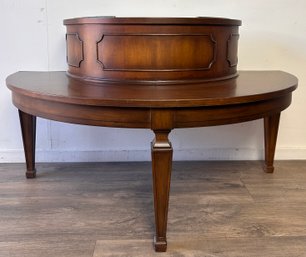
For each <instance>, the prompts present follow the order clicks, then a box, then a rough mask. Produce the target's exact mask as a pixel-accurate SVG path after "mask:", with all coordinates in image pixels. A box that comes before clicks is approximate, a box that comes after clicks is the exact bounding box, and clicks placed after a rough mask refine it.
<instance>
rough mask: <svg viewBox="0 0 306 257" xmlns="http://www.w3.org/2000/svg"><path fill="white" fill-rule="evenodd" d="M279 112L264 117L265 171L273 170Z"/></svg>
mask: <svg viewBox="0 0 306 257" xmlns="http://www.w3.org/2000/svg"><path fill="white" fill-rule="evenodd" d="M279 118H280V113H276V114H273V115H270V116H267V117H265V118H264V129H265V166H264V170H265V172H267V173H272V172H273V171H274V166H273V162H274V154H275V146H276V140H277V133H278V126H279Z"/></svg>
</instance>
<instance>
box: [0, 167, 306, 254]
mask: <svg viewBox="0 0 306 257" xmlns="http://www.w3.org/2000/svg"><path fill="white" fill-rule="evenodd" d="M275 166H276V169H275V173H274V174H265V173H263V171H262V169H261V163H260V162H257V161H241V162H240V161H239V162H176V163H174V167H173V173H172V181H171V192H170V206H169V222H168V244H169V247H168V252H167V253H166V254H160V253H159V254H156V253H154V251H153V247H152V237H153V231H154V223H153V222H154V217H153V200H152V186H151V181H152V180H151V167H150V163H60V164H55V163H52V164H38V165H37V170H38V176H37V178H36V179H33V180H26V179H25V177H24V165H23V164H0V256H1V257H8V256H9V257H17V256H18V257H20V256H22V257H50V256H52V257H53V256H54V257H70V256H73V257H89V256H90V257H92V256H94V257H101V256H103V257H105V256H107V257H117V256H120V257H127V256H133V257H138V256H142V257H143V256H165V257H166V256H167V257H168V256H171V257H172V256H173V257H174V256H177V257H182V256H186V257H187V256H188V257H189V256H194V257H198V256H199V257H200V256H201V257H240V256H241V257H253V256H254V257H255V256H256V257H258V256H264V257H265V256H267V257H273V256H275V257H283V256H284V257H285V256H286V257H301V256H306V161H278V162H276V165H275Z"/></svg>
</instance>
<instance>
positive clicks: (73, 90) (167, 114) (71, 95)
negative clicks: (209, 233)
mask: <svg viewBox="0 0 306 257" xmlns="http://www.w3.org/2000/svg"><path fill="white" fill-rule="evenodd" d="M6 82H7V85H8V87H9V89H10V90H11V91H12V98H13V103H14V105H15V106H16V107H17V108H18V110H19V116H20V123H21V129H22V137H23V143H24V151H25V157H26V166H27V171H26V176H27V178H34V177H35V176H36V170H35V134H36V117H42V118H46V119H51V120H56V121H62V122H69V123H76V124H86V125H94V126H105V127H120V128H143V129H151V130H152V131H153V132H154V134H155V138H154V140H153V142H152V144H151V149H152V173H153V191H154V192H153V193H154V210H155V226H156V237H155V241H154V244H155V249H156V251H166V247H167V241H166V230H167V214H168V202H169V189H170V175H171V163H172V151H173V150H172V146H171V142H170V141H169V139H168V135H169V133H170V132H171V130H173V129H175V128H192V127H205V126H215V125H223V124H231V123H237V122H244V121H250V120H255V119H260V118H263V119H264V135H265V140H264V142H265V165H264V170H265V171H266V172H273V169H274V168H273V160H274V152H275V144H276V139H277V131H278V125H279V118H280V113H281V111H283V110H284V109H286V108H287V107H288V106H289V105H290V103H291V95H292V91H293V90H294V89H295V88H296V86H297V79H296V78H295V77H294V76H293V75H290V74H288V73H285V72H282V71H240V72H239V76H238V77H236V78H233V79H228V80H221V81H215V82H206V83H192V84H189V85H186V84H178V85H174V84H171V85H162V86H156V85H154V84H148V85H145V86H143V85H141V84H129V85H128V86H127V85H124V84H119V83H113V84H111V83H108V84H107V83H104V84H100V83H99V84H96V83H94V82H84V81H81V80H76V79H73V78H70V77H68V76H67V75H66V73H65V72H17V73H15V74H12V75H10V76H9V77H8V78H7V81H6ZM84 83H86V86H84Z"/></svg>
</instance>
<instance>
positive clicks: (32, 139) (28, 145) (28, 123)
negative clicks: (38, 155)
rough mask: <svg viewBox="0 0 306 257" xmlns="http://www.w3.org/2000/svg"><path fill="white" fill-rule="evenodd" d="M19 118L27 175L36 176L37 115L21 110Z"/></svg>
mask: <svg viewBox="0 0 306 257" xmlns="http://www.w3.org/2000/svg"><path fill="white" fill-rule="evenodd" d="M19 118H20V125H21V133H22V140H23V148H24V154H25V159H26V166H27V171H26V177H27V178H35V177H36V169H35V143H36V116H33V115H31V114H28V113H25V112H23V111H21V110H19Z"/></svg>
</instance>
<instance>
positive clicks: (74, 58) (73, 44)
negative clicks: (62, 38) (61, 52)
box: [66, 33, 84, 68]
mask: <svg viewBox="0 0 306 257" xmlns="http://www.w3.org/2000/svg"><path fill="white" fill-rule="evenodd" d="M66 48H67V52H66V54H67V55H66V58H67V63H68V65H70V66H73V67H77V68H79V67H80V66H81V62H82V61H83V60H84V51H83V41H82V40H81V39H80V37H79V34H78V33H69V34H66Z"/></svg>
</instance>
